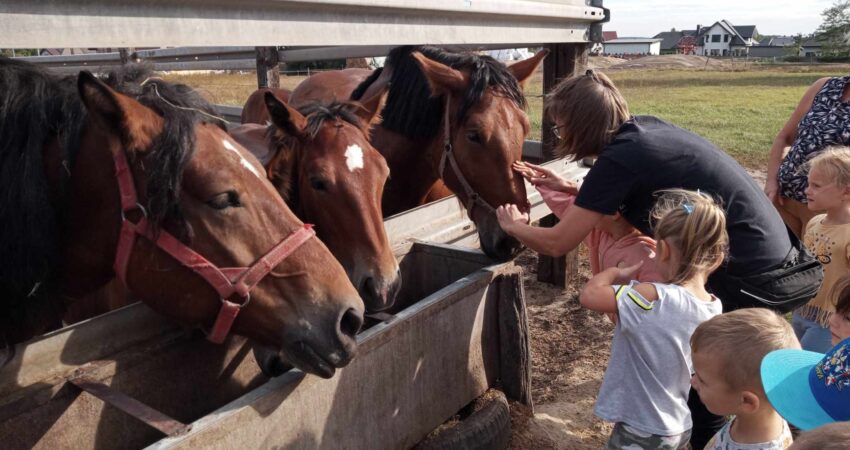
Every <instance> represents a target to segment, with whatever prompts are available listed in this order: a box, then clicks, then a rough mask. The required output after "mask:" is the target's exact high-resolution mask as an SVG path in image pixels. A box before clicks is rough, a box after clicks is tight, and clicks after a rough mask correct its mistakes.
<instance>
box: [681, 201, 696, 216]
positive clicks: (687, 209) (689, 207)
mask: <svg viewBox="0 0 850 450" xmlns="http://www.w3.org/2000/svg"><path fill="white" fill-rule="evenodd" d="M682 209H684V210H685V214H687V215H689V216H690V215H691V213H693V212H694V205H692V204H690V203H685V204H683V205H682Z"/></svg>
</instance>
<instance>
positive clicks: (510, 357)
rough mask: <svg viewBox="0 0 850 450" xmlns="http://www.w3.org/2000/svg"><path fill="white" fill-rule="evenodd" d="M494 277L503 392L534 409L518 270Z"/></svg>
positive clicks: (520, 271) (525, 319)
mask: <svg viewBox="0 0 850 450" xmlns="http://www.w3.org/2000/svg"><path fill="white" fill-rule="evenodd" d="M515 269H516V270H514V271H511V272H508V273H506V274H504V275H502V276H500V277H499V278H498V279H497V285H496V286H497V287H498V292H499V365H500V370H499V372H500V374H501V380H502V390H504V392H505V395H506V396H507V397H508V398H509V399H511V400H516V401H518V402H520V403H522V404H524V405H526V406H528V407H529V408H531V410H532V412H533V411H534V402H533V400H532V398H531V353H530V348H529V344H528V336H529V334H528V318H527V317H526V309H525V288H524V287H523V284H522V269H520V268H519V267H517V268H515Z"/></svg>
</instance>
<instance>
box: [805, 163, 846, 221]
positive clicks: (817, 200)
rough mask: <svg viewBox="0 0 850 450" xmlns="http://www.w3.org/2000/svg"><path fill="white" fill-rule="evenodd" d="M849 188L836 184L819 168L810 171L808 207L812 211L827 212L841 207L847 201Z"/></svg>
mask: <svg viewBox="0 0 850 450" xmlns="http://www.w3.org/2000/svg"><path fill="white" fill-rule="evenodd" d="M847 190H848V189H847V187H846V186H840V185H838V184H836V183H835V182H834V181H833V180H832V179H830V177H829V176H828V175H827V174H826V173H824V171H823V169H821V168H820V167H818V166H815V167H812V169H811V170H810V171H809V187H807V188H806V199H807V200H808V207H809V209H810V210H812V211H825V210H828V209H833V208H836V207H838V206H841V205H842V204H843V203H844V202H845V201H846V199H847V195H846V194H847Z"/></svg>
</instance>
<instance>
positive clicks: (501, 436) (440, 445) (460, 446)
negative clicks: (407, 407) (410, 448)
mask: <svg viewBox="0 0 850 450" xmlns="http://www.w3.org/2000/svg"><path fill="white" fill-rule="evenodd" d="M464 409H465V410H468V411H467V412H466V414H464V413H461V414H460V417H459V418H458V419H459V420H455V421H450V422H449V423H447V424H444V425H441V426H440V428H438V429H437V430H435V431H434V432H432V433H431V434H429V435H428V437H426V438H425V439H423V440H422V442H420V443H419V444H417V445H416V447H414V448H415V449H417V450H436V449H453V450H477V449H482V450H484V449H506V448H508V444H509V443H510V440H511V411H510V407H509V406H508V400H507V399H506V398H505V394H504V393H503V392H502V391H498V390H495V389H493V390H490V391H487V392H486V393H485V394H484V395H482V396H481V397H479V398H477V399H475V401H473V402H472V403H471V404H470V405H469V406H467V408H464ZM464 416H465V417H464Z"/></svg>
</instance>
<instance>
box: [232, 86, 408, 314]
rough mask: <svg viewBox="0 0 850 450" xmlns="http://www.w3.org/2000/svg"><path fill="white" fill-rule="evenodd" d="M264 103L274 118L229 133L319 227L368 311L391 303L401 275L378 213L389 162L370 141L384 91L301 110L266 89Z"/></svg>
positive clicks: (302, 216)
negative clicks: (367, 98)
mask: <svg viewBox="0 0 850 450" xmlns="http://www.w3.org/2000/svg"><path fill="white" fill-rule="evenodd" d="M265 101H266V106H267V107H268V110H269V116H270V118H271V122H272V124H271V125H269V126H268V127H264V126H261V125H256V124H245V125H242V126H239V127H235V128H231V130H230V134H231V136H232V137H233V138H234V139H235V140H236V141H238V142H239V143H240V144H242V146H244V147H245V148H247V149H248V150H250V151H251V152H252V153H254V155H255V156H257V158H258V159H259V160H260V161H261V162H262V163H263V164H264V165H265V170H266V172H267V176H268V177H269V179H270V180H271V181H272V184H274V186H275V187H276V188H277V189H278V192H279V193H280V195H281V196H282V197H283V199H284V200H285V201H286V203H287V204H288V205H289V207H290V208H292V210H293V211H295V213H296V214H297V215H298V217H299V218H300V219H301V220H303V221H305V222H310V223H314V224H315V225H316V232H317V233H318V236H319V238H320V239H321V240H322V241H323V242H324V243H325V244H326V245H327V246H328V248H329V249H330V250H331V253H333V254H334V256H336V258H337V259H338V260H339V261H340V262H341V263H342V266H343V267H344V268H345V270H346V272H347V273H348V276H349V278H350V279H351V281H352V283H353V284H354V286H355V287H357V289H358V292H359V293H360V296H361V298H362V299H363V302H364V303H365V305H366V310H367V311H369V312H376V311H382V310H385V309H388V308H390V307H391V306H392V305H393V302H394V301H395V297H396V294H397V292H398V290H399V288H400V287H401V277H400V275H399V268H398V263H397V261H396V259H395V257H394V256H393V253H392V248H391V247H390V244H389V239H388V238H387V235H386V231H385V230H384V223H383V214H382V212H381V197H382V195H383V190H384V184H385V182H386V180H387V177H388V175H389V168H388V167H387V163H386V160H384V157H383V156H381V154H380V153H378V151H377V150H375V148H374V147H372V145H371V144H370V143H369V124H370V123H371V122H372V120H373V119H374V118H375V117H376V116H377V111H378V110H379V108H380V101H381V97H380V96H375V97H374V98H371V99H369V100H366V101H364V102H363V103H358V102H350V101H349V102H321V103H311V104H306V105H303V106H301V107H299V108H294V107H292V106H291V105H289V104H287V103H286V102H285V101H283V100H281V99H279V98H277V97H276V96H275V95H273V94H271V93H268V94H266V96H265Z"/></svg>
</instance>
